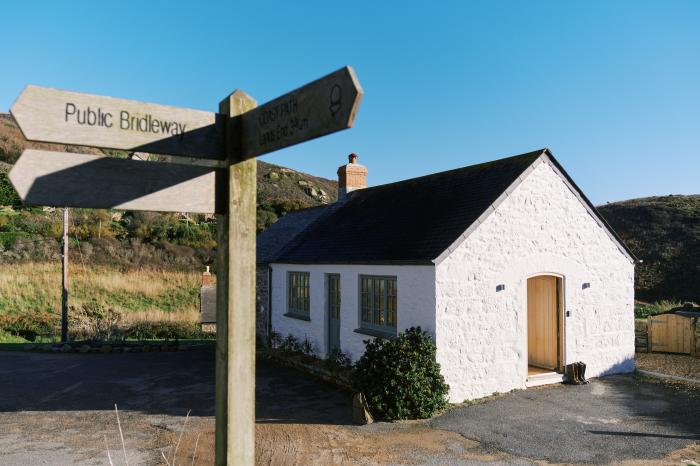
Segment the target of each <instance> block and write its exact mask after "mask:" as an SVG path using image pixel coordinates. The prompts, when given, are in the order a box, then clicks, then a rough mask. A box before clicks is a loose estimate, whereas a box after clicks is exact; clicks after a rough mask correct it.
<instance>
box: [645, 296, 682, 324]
mask: <svg viewBox="0 0 700 466" xmlns="http://www.w3.org/2000/svg"><path fill="white" fill-rule="evenodd" d="M679 306H681V303H680V302H677V301H668V300H661V301H657V302H655V303H634V318H635V319H646V318H647V317H649V316H653V315H656V314H661V313H663V312H668V311H670V310H671V309H674V308H676V307H679Z"/></svg>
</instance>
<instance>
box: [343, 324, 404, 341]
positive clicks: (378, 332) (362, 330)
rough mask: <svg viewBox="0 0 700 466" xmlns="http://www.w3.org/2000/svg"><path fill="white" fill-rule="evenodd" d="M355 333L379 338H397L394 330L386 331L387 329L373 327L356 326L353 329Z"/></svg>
mask: <svg viewBox="0 0 700 466" xmlns="http://www.w3.org/2000/svg"><path fill="white" fill-rule="evenodd" d="M353 331H354V332H355V333H359V334H361V335H369V336H370V337H377V338H386V339H388V340H391V339H393V338H396V334H395V333H393V332H386V331H381V330H374V329H371V328H364V327H360V328H356V329H355V330H353Z"/></svg>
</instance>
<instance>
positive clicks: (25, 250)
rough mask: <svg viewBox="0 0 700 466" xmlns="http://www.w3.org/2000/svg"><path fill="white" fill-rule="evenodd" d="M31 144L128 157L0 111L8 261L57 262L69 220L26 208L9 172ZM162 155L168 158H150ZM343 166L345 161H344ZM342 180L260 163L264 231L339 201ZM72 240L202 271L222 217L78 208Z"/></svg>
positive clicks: (95, 249) (101, 253) (2, 256)
mask: <svg viewBox="0 0 700 466" xmlns="http://www.w3.org/2000/svg"><path fill="white" fill-rule="evenodd" d="M25 148H38V149H45V150H55V151H61V152H78V153H89V154H97V155H103V154H106V155H110V156H115V157H128V156H129V155H130V154H129V153H128V152H125V151H115V150H100V149H95V148H89V147H87V148H86V147H79V146H70V145H63V144H45V143H33V142H28V141H27V140H26V139H25V138H24V136H23V135H22V133H21V131H20V130H19V127H18V126H17V124H16V123H15V121H14V119H13V118H12V116H11V115H10V114H7V113H0V206H3V205H4V206H15V208H7V207H6V208H4V209H0V263H2V262H12V261H27V260H54V259H56V257H57V251H58V248H56V246H55V241H56V239H57V238H58V236H59V235H60V232H61V223H60V222H61V217H60V214H59V212H56V211H55V210H53V209H41V208H33V209H27V208H19V206H18V202H19V199H18V198H17V196H16V193H15V192H14V189H13V188H12V186H11V185H10V183H9V181H8V180H7V172H8V171H9V169H10V168H11V167H12V164H13V163H14V162H15V161H16V160H17V159H18V158H19V156H20V155H21V154H22V151H23V150H24V149H25ZM147 157H149V158H153V159H156V160H161V159H163V158H164V157H162V156H147ZM339 163H340V161H339ZM337 192H338V187H337V182H336V181H333V180H327V179H324V178H319V177H316V176H311V175H308V174H306V173H302V172H297V171H295V170H292V169H289V168H285V167H280V166H277V165H272V164H268V163H265V162H261V161H258V189H257V200H258V211H257V218H258V224H257V229H258V231H262V230H264V229H265V228H267V227H268V226H269V225H271V224H272V223H274V222H275V221H276V220H277V219H278V218H279V217H280V216H282V215H284V214H286V213H287V212H290V211H294V210H298V209H302V208H306V207H313V206H317V205H321V204H325V203H330V202H334V201H335V200H336V198H337ZM70 230H71V231H70V233H71V237H72V238H71V239H72V240H73V241H75V242H76V243H77V242H83V243H87V246H86V247H84V248H83V249H85V250H86V251H88V253H87V254H86V255H87V256H88V258H87V259H88V260H89V261H91V262H94V263H98V264H111V265H116V266H119V267H122V268H128V267H131V266H135V267H139V266H144V265H149V266H154V267H157V266H160V265H161V264H162V265H163V266H169V265H173V266H177V267H193V268H197V269H199V268H201V265H202V264H210V263H212V260H213V253H212V251H213V249H214V248H215V246H216V243H215V238H216V231H215V230H216V222H215V220H214V219H213V217H212V216H210V215H180V214H170V213H154V212H117V211H107V210H88V209H73V214H72V217H71V226H70Z"/></svg>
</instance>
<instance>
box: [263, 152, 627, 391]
mask: <svg viewBox="0 0 700 466" xmlns="http://www.w3.org/2000/svg"><path fill="white" fill-rule="evenodd" d="M356 159H357V156H355V155H354V154H352V155H351V156H350V163H348V164H347V165H344V166H342V167H340V168H339V169H338V174H339V183H340V196H339V197H340V198H339V200H338V202H336V203H334V204H331V205H328V206H325V207H321V208H315V209H310V210H306V211H301V212H297V213H294V214H289V215H287V216H285V217H283V218H282V219H280V221H279V222H278V223H277V224H275V225H273V227H271V228H270V230H268V231H267V232H266V233H264V234H262V235H261V236H260V238H259V241H258V244H259V246H260V248H261V250H260V251H259V254H260V255H259V257H261V255H262V256H264V257H262V258H261V262H264V263H266V264H269V269H267V270H268V271H269V281H268V286H269V306H267V307H268V312H269V318H270V323H269V325H270V327H271V329H272V330H274V331H276V332H278V333H280V334H281V335H283V336H285V335H288V334H292V335H294V336H296V337H297V338H299V339H301V340H303V339H304V338H308V339H309V340H310V341H311V342H312V343H313V344H314V346H315V348H316V349H317V351H318V353H319V354H321V355H325V354H327V353H329V352H330V351H331V349H332V348H334V347H336V348H339V349H341V350H342V351H343V352H345V353H347V354H348V355H349V356H350V357H351V358H352V359H354V360H356V359H357V358H359V357H360V356H361V354H362V352H363V349H364V344H363V340H366V339H368V338H372V337H376V336H382V337H392V336H395V335H396V334H397V333H398V332H400V331H402V330H404V329H406V328H408V327H412V326H421V327H422V328H423V329H426V330H428V331H429V332H430V333H431V334H432V335H433V336H434V338H435V344H436V346H437V360H438V362H439V363H440V365H441V367H442V373H443V375H444V377H445V379H446V381H447V383H448V384H449V385H450V400H451V401H455V402H456V401H463V400H465V399H473V398H478V397H482V396H485V395H490V394H492V393H494V392H504V391H508V390H511V389H516V388H525V387H528V386H533V385H538V384H542V383H552V382H557V381H562V378H563V375H562V372H563V368H564V366H565V365H566V364H569V363H572V362H576V361H582V362H584V363H586V364H587V366H588V368H587V373H586V375H587V376H588V377H595V376H601V375H607V374H613V373H620V372H630V371H632V370H633V369H634V312H633V300H634V262H635V259H634V257H633V255H632V254H631V253H630V252H629V250H628V249H627V248H626V247H625V245H624V244H623V243H622V241H621V240H620V239H619V238H618V236H617V235H616V234H615V232H614V231H613V230H612V229H611V228H610V226H609V225H608V224H607V223H606V222H605V220H604V219H603V218H602V217H601V215H600V214H599V213H598V212H597V211H596V209H595V207H594V206H593V205H592V204H591V203H590V202H589V201H588V199H586V196H585V195H584V194H583V193H582V192H581V190H580V189H579V188H578V187H577V186H576V184H575V183H574V182H573V181H572V180H571V178H570V177H569V176H568V175H567V174H566V172H565V171H564V169H563V168H562V167H561V165H559V163H558V162H557V161H556V159H555V158H554V157H553V156H552V154H551V153H550V152H549V150H547V149H544V150H539V151H535V152H530V153H527V154H523V155H518V156H515V157H509V158H505V159H501V160H496V161H493V162H488V163H483V164H479V165H473V166H469V167H465V168H459V169H456V170H450V171H446V172H442V173H436V174H433V175H428V176H423V177H420V178H414V179H410V180H405V181H401V182H398V183H391V184H386V185H382V186H376V187H371V188H365V186H366V175H367V170H366V169H365V168H364V167H363V166H361V165H359V164H358V163H357V160H356Z"/></svg>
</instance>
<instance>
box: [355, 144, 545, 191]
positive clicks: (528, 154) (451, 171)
mask: <svg viewBox="0 0 700 466" xmlns="http://www.w3.org/2000/svg"><path fill="white" fill-rule="evenodd" d="M542 154H551V152H550V151H549V149H548V148H546V147H545V148H542V149H538V150H533V151H530V152H524V153H522V154H518V155H510V156H508V157H503V158H500V159H496V160H489V161H486V162H479V163H475V164H472V165H466V166H464V167H457V168H450V169H449V170H443V171H440V172H435V173H428V174H426V175H420V176H416V177H413V178H406V179H405V180H398V181H392V182H391V183H384V184H379V185H377V186H370V187H368V188H363V189H358V190H355V191H352V192H350V193H348V198H349V197H351V196H352V195H354V194H356V193H362V192H366V191H372V190H376V189H381V188H385V187H388V186H395V185H398V184H401V183H409V182H411V181H417V180H421V179H426V178H430V177H433V176H440V175H448V174H454V173H457V172H460V171H463V170H469V169H474V168H476V167H480V166H484V167H486V166H488V165H492V164H494V165H495V164H497V163H503V162H505V161H508V160H511V159H517V158H524V157H532V156H535V155H537V156H540V155H542Z"/></svg>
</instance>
